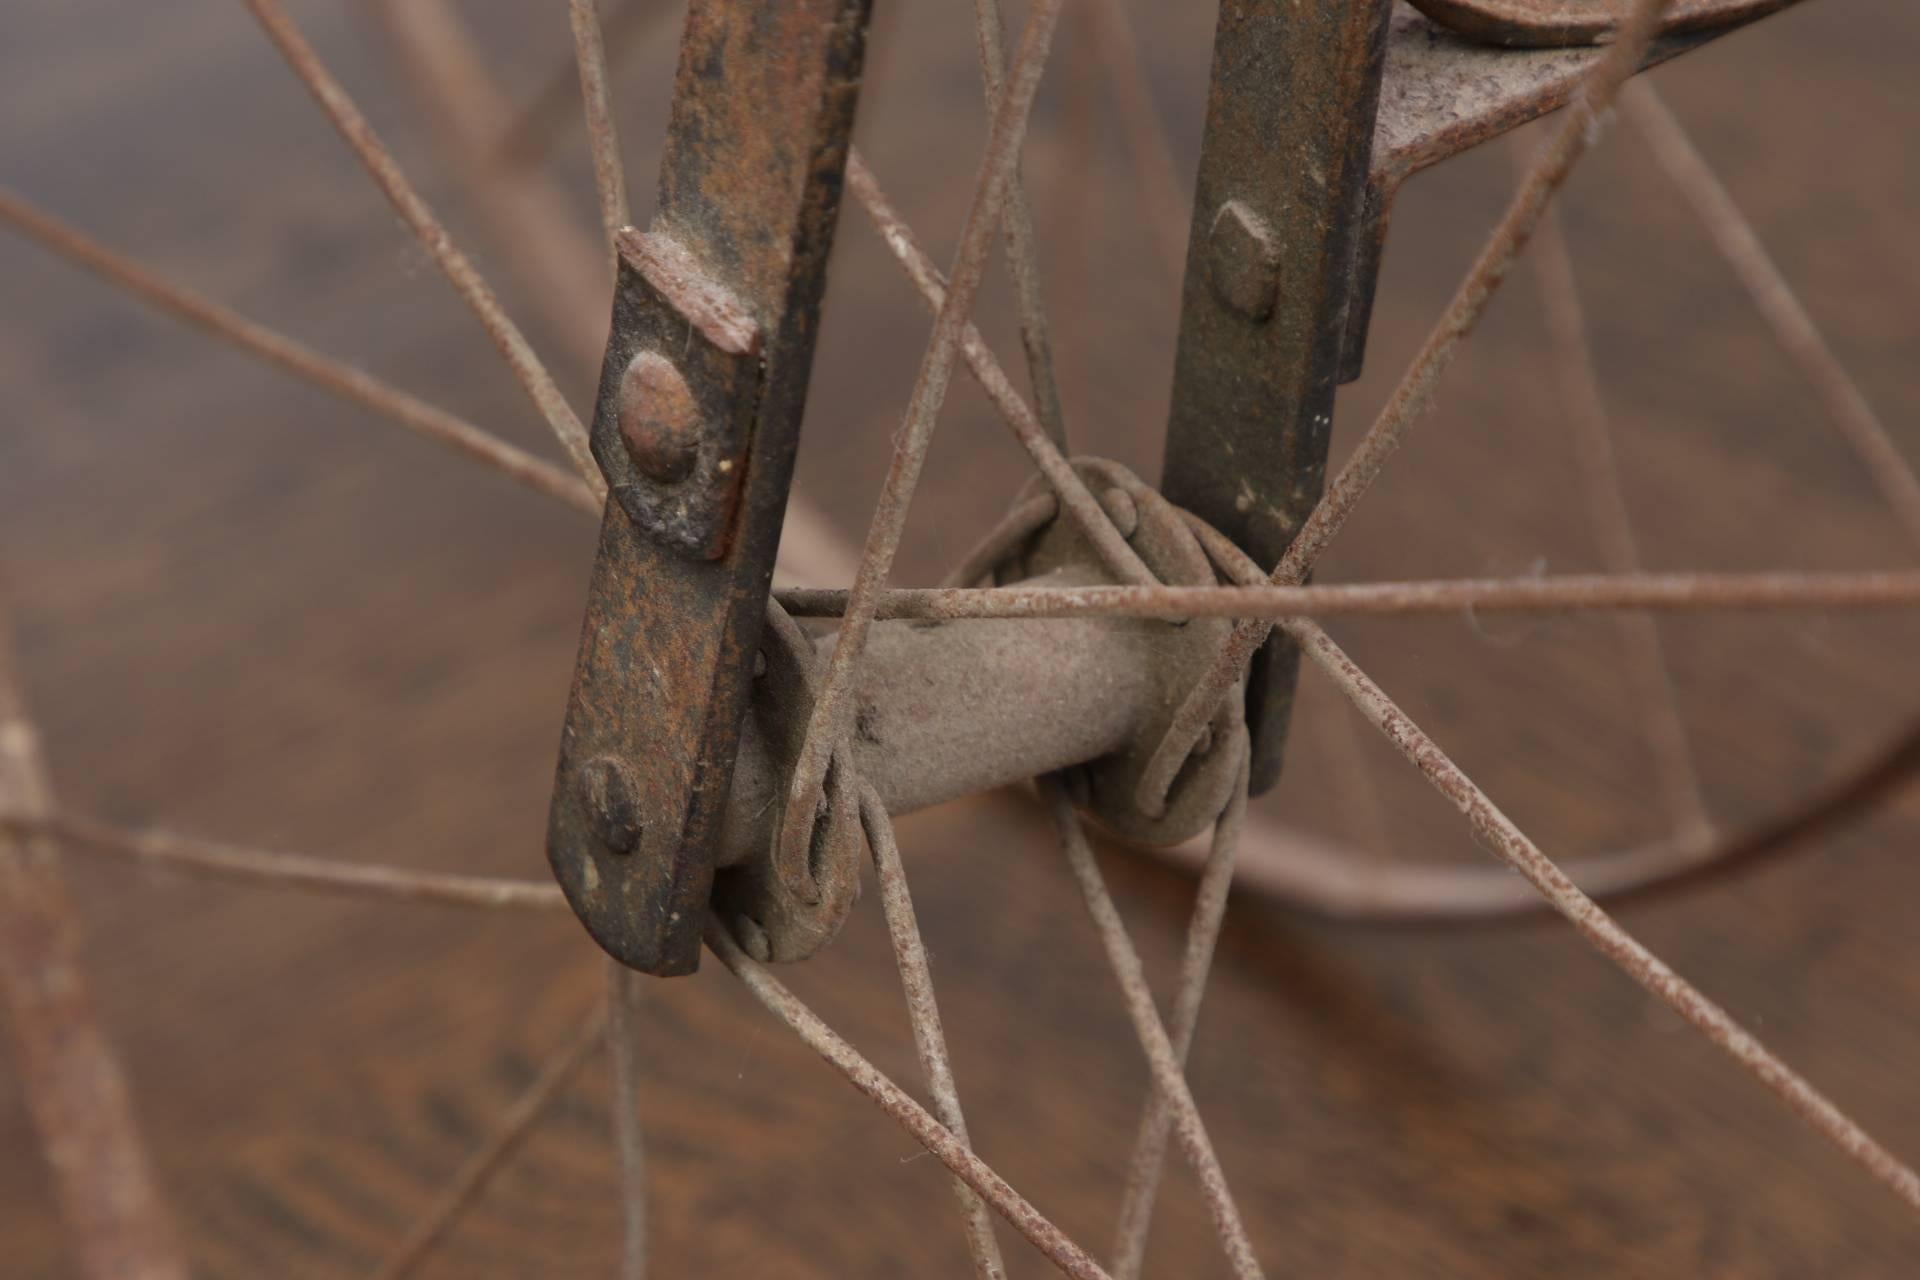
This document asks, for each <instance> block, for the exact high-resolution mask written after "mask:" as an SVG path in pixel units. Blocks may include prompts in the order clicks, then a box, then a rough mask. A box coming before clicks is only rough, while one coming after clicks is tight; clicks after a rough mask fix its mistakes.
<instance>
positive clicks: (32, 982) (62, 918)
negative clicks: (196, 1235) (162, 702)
mask: <svg viewBox="0 0 1920 1280" xmlns="http://www.w3.org/2000/svg"><path fill="white" fill-rule="evenodd" d="M52 808H53V788H52V783H51V782H50V781H49V780H48V778H47V768H46V761H45V758H44V757H43V756H42V754H41V750H40V735H39V732H38V731H37V730H36V729H35V728H34V725H33V721H32V720H31V719H29V718H28V714H27V706H26V697H25V695H24V694H23V693H22V691H21V689H20V687H19V684H18V683H17V681H16V679H15V676H14V668H13V654H12V637H11V634H10V628H9V620H8V618H7V616H6V610H5V609H4V608H3V607H0V1002H4V1005H5V1008H6V1014H7V1022H8V1024H9V1025H10V1027H11V1029H12V1040H13V1047H14V1055H13V1071H14V1078H15V1079H17V1080H18V1082H19V1093H20V1096H21V1098H22V1101H23V1102H24V1103H25V1105H26V1110H27V1113H28V1116H29V1117H30V1118H31V1120H32V1122H33V1126H34V1129H35V1131H36V1132H37V1134H38V1136H39V1139H40V1149H41V1152H42V1154H43V1155H44V1156H45V1158H46V1162H47V1169H48V1173H49V1174H50V1175H51V1181H52V1184H53V1195H54V1202H55V1203H56V1204H57V1205H58V1206H59V1211H60V1214H61V1216H62V1218H64V1219H65V1223H66V1228H67V1235H68V1238H69V1239H70V1240H71V1242H72V1245H73V1250H74V1255H75V1258H74V1260H75V1265H76V1270H77V1272H78V1273H79V1274H81V1275H83V1276H86V1277H87V1278H88V1280H118V1278H119V1277H123V1276H140V1277H143V1278H144V1280H186V1275H187V1268H186V1265H185V1263H184V1262H183V1261H182V1259H181V1256H180V1249H179V1243H178V1240H177V1238H176V1233H175V1230H174V1224H173V1220H172V1215H171V1214H170V1213H169V1212H168V1210H167V1207H166V1203H165V1202H164V1201H163V1200H162V1199H161V1197H160V1190H159V1188H158V1186H157V1185H156V1184H155V1182H154V1178H153V1171H152V1166H151V1164H150V1162H149V1161H148V1159H147V1152H146V1144H145V1143H144V1142H143V1141H142V1140H141V1137H140V1127H139V1124H138V1122H137V1120H136V1118H135V1116H134V1111H133V1102H132V1099H131V1098H130V1097H129V1095H128V1092H127V1081H126V1073H125V1071H124V1070H123V1069H122V1067H121V1065H120V1059H119V1055H118V1054H116V1053H115V1052H114V1048H113V1044H112V1042H111V1041H110V1040H108V1039H107V1036H106V1032H105V1029H104V1028H103V1026H102V1024H101V1021H100V1016H99V1013H98V1011H97V1010H96V1008H95V1006H94V1002H93V993H92V990H91V987H90V984H89V982H88V981H87V975H86V970H85V966H84V964H83V959H82V948H83V946H84V943H85V939H84V937H83V930H82V926H81V921H80V916H79V913H78V912H76V911H75V910H74V905H73V899H72V896H71V895H70V894H69V893H68V892H67V885H66V876H65V874H64V873H63V871H62V870H61V860H62V853H63V851H62V849H61V848H60V847H59V844H58V841H57V840H56V839H54V838H53V837H52V835H51V834H50V833H49V832H47V831H46V830H45V829H44V828H43V827H42V826H41V825H40V819H41V818H42V817H43V816H44V815H45V814H47V813H49V812H51V811H52Z"/></svg>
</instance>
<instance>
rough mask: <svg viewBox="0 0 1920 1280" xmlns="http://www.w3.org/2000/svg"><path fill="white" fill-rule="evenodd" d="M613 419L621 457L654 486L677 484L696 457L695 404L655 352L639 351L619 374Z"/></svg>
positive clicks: (684, 382)
mask: <svg viewBox="0 0 1920 1280" xmlns="http://www.w3.org/2000/svg"><path fill="white" fill-rule="evenodd" d="M617 420H618V421H619V423H620V438H621V439H622V440H624V441H625V442H626V445H627V456H628V457H630V458H632V459H633V465H634V466H636V467H638V468H639V469H640V474H641V475H643V476H646V477H647V478H648V479H649V480H653V481H656V482H657V483H660V484H678V483H680V482H681V481H682V480H685V479H686V478H687V477H688V476H689V475H692V474H693V468H694V464H695V463H697V462H699V460H700V434H701V432H700V427H701V422H700V406H699V405H697V404H696V403H694V399H693V390H692V388H690V387H688V386H687V380H686V379H685V378H684V377H682V376H681V375H680V371H679V370H678V369H676V368H674V366H673V362H672V361H671V360H669V359H667V358H666V357H665V356H663V355H661V354H659V353H658V352H655V351H642V352H641V353H640V354H639V355H636V356H635V357H634V358H633V361H632V363H630V364H628V365H627V371H626V372H625V373H624V374H622V375H621V376H620V398H619V401H618V413H617Z"/></svg>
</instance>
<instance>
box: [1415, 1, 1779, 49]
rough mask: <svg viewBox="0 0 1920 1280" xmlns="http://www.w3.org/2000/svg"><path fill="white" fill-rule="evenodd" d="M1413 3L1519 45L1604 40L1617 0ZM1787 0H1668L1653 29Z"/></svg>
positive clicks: (1726, 20)
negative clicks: (1668, 2)
mask: <svg viewBox="0 0 1920 1280" xmlns="http://www.w3.org/2000/svg"><path fill="white" fill-rule="evenodd" d="M1411 3H1412V4H1413V7H1414V8H1416V9H1418V10H1419V11H1420V12H1422V13H1424V14H1426V15H1427V16H1428V17H1429V18H1432V19H1433V20H1434V21H1435V22H1437V23H1439V24H1440V25H1441V26H1443V27H1447V28H1448V29H1450V30H1453V31H1457V32H1459V33H1460V34H1461V35H1463V36H1469V37H1471V38H1472V39H1475V40H1479V41H1483V42H1484V43H1487V44H1501V45H1508V46H1511V47H1515V48H1523V49H1565V48H1571V47H1574V46H1578V45H1590V44H1604V43H1606V41H1607V40H1608V39H1610V38H1611V37H1612V35H1613V33H1614V30H1615V28H1617V27H1618V26H1619V25H1620V12H1621V9H1622V6H1621V4H1620V3H1619V0H1411ZM1790 3H1792V0H1672V3H1670V4H1669V5H1667V8H1666V12H1665V13H1664V14H1663V15H1662V17H1661V19H1660V31H1659V34H1660V35H1663V36H1671V35H1683V34H1686V33H1688V32H1693V31H1706V30H1710V29H1712V28H1714V27H1723V26H1729V25H1731V24H1733V23H1739V22H1749V21H1751V20H1753V19H1754V18H1762V17H1765V16H1766V15H1767V14H1769V13H1773V12H1774V11H1776V10H1778V9H1784V8H1786V7H1787V5H1788V4H1790Z"/></svg>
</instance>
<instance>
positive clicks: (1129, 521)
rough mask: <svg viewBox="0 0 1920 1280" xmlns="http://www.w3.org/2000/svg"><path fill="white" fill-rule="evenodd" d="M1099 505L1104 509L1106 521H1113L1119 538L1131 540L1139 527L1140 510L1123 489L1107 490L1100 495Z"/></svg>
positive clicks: (1130, 495)
mask: <svg viewBox="0 0 1920 1280" xmlns="http://www.w3.org/2000/svg"><path fill="white" fill-rule="evenodd" d="M1100 505H1101V506H1102V507H1104V508H1106V512H1107V519H1109V520H1111V521H1113V527H1114V528H1116V529H1118V530H1119V531H1120V536H1121V537H1123V538H1131V537H1132V536H1133V532H1134V530H1136V529H1138V528H1139V527H1140V508H1139V506H1138V505H1136V504H1135V502H1134V500H1133V495H1132V494H1130V493H1128V492H1127V491H1126V490H1125V489H1108V490H1107V491H1106V492H1105V493H1103V494H1101V495H1100Z"/></svg>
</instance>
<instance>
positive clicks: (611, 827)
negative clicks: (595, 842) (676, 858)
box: [580, 756, 646, 857]
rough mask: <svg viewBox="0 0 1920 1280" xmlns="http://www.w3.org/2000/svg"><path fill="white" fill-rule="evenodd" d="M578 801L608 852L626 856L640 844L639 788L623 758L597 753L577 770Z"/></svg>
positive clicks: (641, 828)
mask: <svg viewBox="0 0 1920 1280" xmlns="http://www.w3.org/2000/svg"><path fill="white" fill-rule="evenodd" d="M580 801H581V803H582V804H583V805H585V806H586V810H587V821H588V822H589V823H591V824H592V826H593V833H594V834H595V835H596V836H598V837H599V838H600V842H601V843H602V844H604V845H606V846H607V850H608V852H610V853H616V854H619V855H621V856H623V857H624V856H626V855H627V854H630V853H632V852H633V851H634V850H635V849H637V848H639V847H640V836H641V834H642V833H643V832H644V831H645V829H646V828H645V825H644V824H643V823H642V822H641V821H640V788H639V787H638V786H637V785H635V783H634V778H633V770H632V769H631V768H629V767H628V766H627V764H626V762H625V761H622V760H617V759H615V758H614V757H612V756H598V757H595V758H594V759H592V760H589V761H587V764H586V767H585V768H584V769H582V770H581V771H580Z"/></svg>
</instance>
